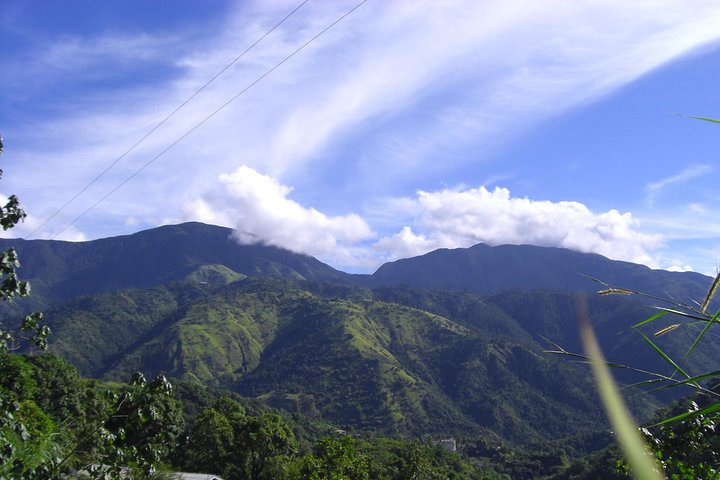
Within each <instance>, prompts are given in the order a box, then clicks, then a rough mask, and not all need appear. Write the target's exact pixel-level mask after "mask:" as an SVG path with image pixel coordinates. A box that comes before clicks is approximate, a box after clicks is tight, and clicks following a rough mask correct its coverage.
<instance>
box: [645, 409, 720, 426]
mask: <svg viewBox="0 0 720 480" xmlns="http://www.w3.org/2000/svg"><path fill="white" fill-rule="evenodd" d="M718 411H720V403H713V404H712V405H708V406H707V407H705V408H701V409H699V410H694V411H692V412H685V413H681V414H680V415H676V416H674V417H671V418H666V419H665V420H663V421H662V422H658V423H656V424H655V425H653V427H659V426H661V425H668V424H670V423H676V422H682V421H684V420H690V419H692V418H695V417H697V416H700V415H706V414H708V413H715V412H718Z"/></svg>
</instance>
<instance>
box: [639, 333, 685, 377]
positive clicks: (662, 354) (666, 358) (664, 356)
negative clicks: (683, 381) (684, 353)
mask: <svg viewBox="0 0 720 480" xmlns="http://www.w3.org/2000/svg"><path fill="white" fill-rule="evenodd" d="M638 333H639V334H640V335H641V336H642V337H643V339H644V340H645V341H646V342H647V343H648V344H649V345H650V346H651V347H652V348H653V350H655V352H656V353H657V354H658V355H660V356H661V357H662V358H663V360H665V361H666V362H667V363H668V364H669V365H671V366H672V367H673V368H674V369H675V371H678V372H680V373H682V375H683V376H684V377H685V378H690V375H688V374H687V373H686V372H685V370H683V369H682V368H681V367H680V365H678V364H677V363H675V361H674V360H673V359H672V358H670V357H669V356H668V355H667V354H666V353H665V352H664V351H663V350H662V348H660V347H658V346H657V345H655V343H654V342H653V341H652V340H650V338H649V337H648V336H647V335H645V334H644V333H642V332H640V331H638Z"/></svg>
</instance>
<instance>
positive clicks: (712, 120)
mask: <svg viewBox="0 0 720 480" xmlns="http://www.w3.org/2000/svg"><path fill="white" fill-rule="evenodd" d="M678 115H680V114H678ZM682 116H683V117H688V118H694V119H695V120H702V121H703V122H712V123H720V120H718V119H716V118H708V117H696V116H694V115H682Z"/></svg>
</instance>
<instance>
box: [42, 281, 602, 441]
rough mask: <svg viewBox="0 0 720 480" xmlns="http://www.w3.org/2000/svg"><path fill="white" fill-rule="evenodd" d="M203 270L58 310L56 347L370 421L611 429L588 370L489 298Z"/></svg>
mask: <svg viewBox="0 0 720 480" xmlns="http://www.w3.org/2000/svg"><path fill="white" fill-rule="evenodd" d="M197 275H198V274H196V273H193V274H191V275H190V276H189V277H188V280H186V281H185V282H178V283H176V284H173V285H169V286H166V287H158V288H154V289H147V290H126V291H122V292H118V293H116V294H101V295H97V296H92V297H86V298H81V299H78V300H75V301H73V302H69V303H67V304H66V305H64V306H63V307H60V308H57V309H51V310H49V311H48V319H49V320H50V322H51V324H52V327H53V328H54V330H55V331H56V332H57V339H56V342H55V344H54V345H53V347H52V348H53V349H54V350H55V351H56V352H58V353H60V354H61V355H63V356H65V357H66V358H69V359H70V360H71V361H73V362H74V363H75V364H76V365H78V366H80V368H81V369H82V371H83V373H85V374H89V375H92V376H96V377H101V378H105V379H108V380H126V379H127V376H128V375H129V374H130V373H131V372H133V371H135V370H142V371H144V372H145V373H146V374H147V375H155V374H156V373H159V372H165V373H166V374H168V375H170V376H173V377H176V378H181V379H184V380H190V381H195V382H199V383H202V384H206V385H215V386H223V387H229V388H231V389H233V390H235V391H237V392H239V393H240V394H242V395H244V396H248V397H253V398H257V399H260V400H262V401H264V402H266V403H268V404H270V405H272V406H275V407H281V408H284V409H286V410H289V411H292V412H298V413H302V414H304V415H307V416H310V417H313V418H317V419H322V420H324V421H328V422H331V423H334V424H336V425H341V426H347V427H351V428H354V429H360V430H367V431H380V432H383V433H389V434H399V435H420V434H423V433H432V434H447V435H459V434H465V435H472V434H477V435H483V436H487V435H490V436H492V437H496V438H501V439H505V440H511V441H514V442H523V443H525V442H529V441H537V440H541V439H543V438H545V437H547V436H552V437H554V438H556V437H557V436H558V435H567V436H570V435H573V434H577V433H581V432H583V431H586V430H588V429H598V428H600V429H601V428H604V423H603V415H602V412H601V410H600V407H599V405H598V404H597V401H596V399H595V397H594V394H593V393H592V392H593V388H592V384H591V383H590V380H589V379H588V377H587V371H586V370H585V369H584V367H581V366H577V365H571V364H568V362H566V361H564V360H561V359H558V358H555V357H551V356H548V355H546V354H543V353H542V350H541V348H540V347H539V346H538V345H537V343H535V341H534V338H533V334H532V333H528V332H527V331H526V330H524V328H523V326H522V323H521V322H518V321H517V320H516V319H514V318H513V317H512V316H510V315H508V314H507V313H506V312H504V311H503V310H502V309H501V308H500V307H498V306H497V305H496V304H494V303H492V302H489V301H483V300H481V299H480V298H479V297H476V296H473V295H470V294H461V293H453V292H445V293H442V292H429V291H425V292H423V291H417V292H412V291H408V290H401V289H395V290H393V289H381V290H378V291H371V290H367V289H363V288H356V287H349V286H340V287H337V286H332V285H320V284H317V283H313V282H297V281H288V280H281V279H257V278H255V279H253V278H245V279H244V280H240V281H235V282H232V283H228V284H227V285H222V282H220V283H218V284H216V285H214V286H213V285H206V284H205V283H203V282H205V280H202V281H200V282H198V281H197ZM203 278H207V277H203ZM232 278H233V277H232V276H230V277H226V278H225V280H226V281H230V280H232ZM460 300H462V301H460ZM402 303H406V304H408V305H403V304H402ZM420 307H425V308H420ZM430 310H434V311H430Z"/></svg>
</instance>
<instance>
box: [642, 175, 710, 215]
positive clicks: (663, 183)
mask: <svg viewBox="0 0 720 480" xmlns="http://www.w3.org/2000/svg"><path fill="white" fill-rule="evenodd" d="M713 170H714V169H713V167H711V166H710V165H692V166H690V167H688V168H686V169H684V170H683V171H681V172H680V173H677V174H675V175H672V176H670V177H666V178H662V179H660V180H656V181H654V182H651V183H648V184H647V185H646V186H645V193H646V194H645V201H646V203H647V204H648V206H650V207H652V206H653V204H654V202H655V198H656V197H657V196H658V195H660V194H661V192H662V191H663V190H665V189H668V188H669V187H672V186H675V185H679V184H683V183H687V182H690V181H691V180H695V179H696V178H699V177H702V176H704V175H706V174H708V173H710V172H712V171H713ZM695 207H696V209H697V207H698V205H696V206H695Z"/></svg>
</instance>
